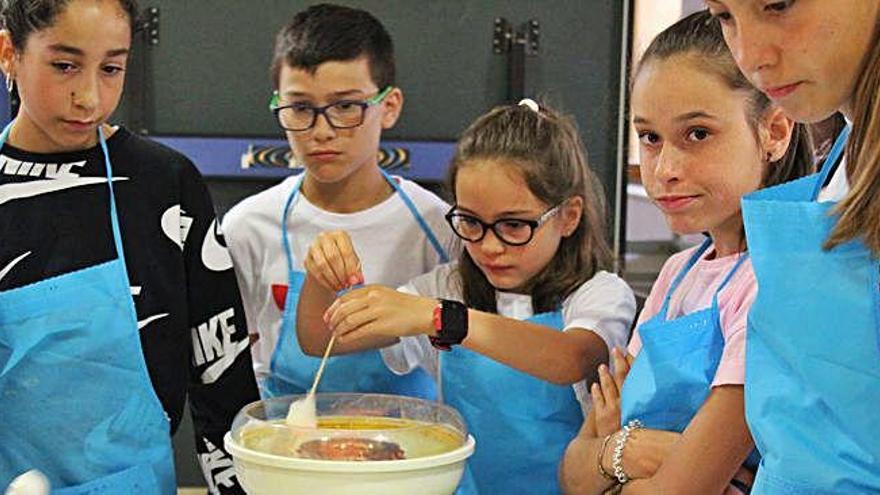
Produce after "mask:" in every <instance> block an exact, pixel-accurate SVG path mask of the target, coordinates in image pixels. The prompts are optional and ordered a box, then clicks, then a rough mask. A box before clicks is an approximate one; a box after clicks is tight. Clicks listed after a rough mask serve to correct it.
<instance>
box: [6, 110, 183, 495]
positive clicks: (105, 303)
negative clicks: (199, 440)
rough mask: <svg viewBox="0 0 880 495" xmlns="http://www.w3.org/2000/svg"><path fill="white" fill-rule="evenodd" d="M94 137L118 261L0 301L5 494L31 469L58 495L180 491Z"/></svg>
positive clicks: (109, 173) (109, 172)
mask: <svg viewBox="0 0 880 495" xmlns="http://www.w3.org/2000/svg"><path fill="white" fill-rule="evenodd" d="M10 126H11V124H10ZM10 126H7V127H6V130H5V131H3V134H2V135H0V148H2V145H3V143H4V142H5V141H6V137H7V136H8V134H9V128H10ZM98 132H99V141H100V144H101V150H102V151H103V153H104V163H105V166H106V169H107V183H108V186H109V188H110V219H111V222H112V228H113V240H114V242H115V245H116V255H117V257H116V259H114V260H112V261H108V262H106V263H102V264H99V265H96V266H92V267H89V268H85V269H82V270H78V271H75V272H71V273H67V274H64V275H61V276H58V277H53V278H51V279H48V280H44V281H42V282H37V283H35V284H32V285H28V286H25V287H21V288H17V289H12V290H8V291H4V292H2V293H0V398H2V400H0V402H2V407H0V489H3V488H5V487H6V486H7V485H8V484H9V483H10V482H11V481H12V479H13V478H14V477H16V476H17V475H19V474H21V473H23V472H25V471H27V470H29V469H32V468H35V469H39V470H40V471H42V472H43V473H45V474H46V476H47V477H48V478H49V481H50V482H51V483H52V486H53V488H54V489H53V491H52V493H53V494H58V495H75V494H90V495H98V494H107V495H111V494H112V495H115V494H120V493H131V494H172V493H174V491H175V477H174V457H173V454H172V450H171V436H170V424H169V421H168V418H167V416H166V415H165V412H164V410H163V409H162V405H161V403H160V402H159V399H158V397H157V396H156V393H155V391H154V390H153V386H152V384H151V382H150V378H149V375H148V372H147V367H146V363H145V362H144V355H143V350H142V349H141V342H140V334H139V332H138V327H137V314H136V312H135V308H134V303H133V302H132V299H131V289H130V284H129V281H128V273H127V271H126V268H125V258H124V255H123V250H122V238H121V234H120V229H119V218H118V215H117V211H116V199H115V197H114V194H113V183H112V181H113V172H112V170H111V166H110V155H109V153H108V152H107V145H106V143H105V141H104V136H103V134H102V133H101V131H100V129H99V131H98ZM56 180H62V179H56ZM35 228H37V227H36V226H35Z"/></svg>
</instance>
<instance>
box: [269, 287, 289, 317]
mask: <svg viewBox="0 0 880 495" xmlns="http://www.w3.org/2000/svg"><path fill="white" fill-rule="evenodd" d="M272 298H273V299H275V306H278V309H280V310H281V311H284V302H285V301H286V300H287V286H286V285H281V284H272Z"/></svg>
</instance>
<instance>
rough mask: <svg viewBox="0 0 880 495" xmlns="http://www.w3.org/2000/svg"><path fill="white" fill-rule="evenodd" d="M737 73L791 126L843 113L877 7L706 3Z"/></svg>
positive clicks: (856, 2)
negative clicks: (781, 111)
mask: <svg viewBox="0 0 880 495" xmlns="http://www.w3.org/2000/svg"><path fill="white" fill-rule="evenodd" d="M706 4H707V5H708V6H709V9H710V11H711V12H712V14H713V15H715V17H716V18H717V19H718V20H719V21H720V22H721V26H722V29H723V32H724V38H725V40H726V41H727V44H728V46H730V50H731V52H732V53H733V56H734V58H735V59H736V61H737V64H738V65H739V66H740V69H742V71H743V74H745V75H746V77H747V78H748V79H749V80H750V81H751V82H752V84H754V85H755V86H756V87H757V88H758V89H760V90H762V91H764V93H765V94H767V96H769V97H770V99H771V100H773V101H774V102H776V103H778V104H779V105H780V106H782V108H783V109H784V110H785V112H786V113H787V114H788V115H789V116H790V117H792V118H793V119H795V120H797V121H799V122H817V121H820V120H822V119H825V118H826V117H828V116H830V115H831V114H833V113H834V112H836V111H838V110H841V111H843V112H844V113H846V114H849V113H850V112H851V109H850V108H849V105H850V100H851V98H852V94H853V90H854V88H855V83H856V80H857V79H858V77H859V74H860V71H861V68H862V64H863V60H864V59H865V54H866V53H867V52H868V50H869V48H870V47H871V46H872V42H876V35H877V27H878V16H880V0H833V1H831V0H797V1H794V0H788V1H772V2H771V1H766V0H707V1H706Z"/></svg>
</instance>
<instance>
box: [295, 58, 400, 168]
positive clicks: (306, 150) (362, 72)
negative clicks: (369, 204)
mask: <svg viewBox="0 0 880 495" xmlns="http://www.w3.org/2000/svg"><path fill="white" fill-rule="evenodd" d="M383 89H384V88H378V87H376V84H375V83H374V82H373V79H372V77H370V66H369V61H368V59H367V58H366V57H360V58H357V59H353V60H347V61H329V62H324V63H323V64H321V65H319V66H318V68H317V70H316V71H315V72H314V73H310V72H309V71H306V70H304V69H301V68H295V67H290V66H288V65H285V66H283V67H282V68H281V73H280V75H279V82H278V95H279V97H280V104H281V105H290V104H294V103H301V104H308V105H311V106H314V107H322V106H324V105H329V104H332V103H336V102H339V101H341V100H348V101H358V102H360V101H365V100H367V99H368V98H371V97H373V96H376V95H377V94H378V93H379V92H380V91H382V90H383ZM402 106H403V94H402V93H401V92H400V90H399V89H398V88H394V89H392V91H391V92H390V93H389V94H388V95H387V96H386V97H385V99H383V100H382V101H381V102H380V103H378V104H376V105H372V106H369V107H367V108H366V109H365V111H364V119H363V123H362V124H361V125H360V126H358V127H353V128H350V129H336V128H334V127H332V126H331V125H330V123H329V122H328V121H327V118H326V117H325V116H324V115H318V117H317V120H316V121H315V125H314V127H312V128H311V129H308V130H305V131H287V140H288V142H289V143H290V147H291V149H292V150H293V155H294V157H295V158H296V161H297V163H298V164H301V165H303V166H304V167H305V168H306V169H307V170H308V172H309V173H310V174H311V176H312V177H313V178H314V179H315V180H317V181H318V182H319V183H325V184H333V183H337V182H340V181H342V180H344V179H346V178H348V177H350V176H351V175H352V174H354V173H355V172H357V171H359V170H362V169H363V168H364V167H373V166H376V165H377V160H378V151H379V138H380V136H381V134H382V130H383V129H389V128H391V127H393V126H394V124H395V122H397V117H398V116H399V115H400V110H401V107H402Z"/></svg>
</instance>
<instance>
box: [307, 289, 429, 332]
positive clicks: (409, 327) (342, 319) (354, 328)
mask: <svg viewBox="0 0 880 495" xmlns="http://www.w3.org/2000/svg"><path fill="white" fill-rule="evenodd" d="M436 305H437V300H436V299H431V298H428V297H419V296H413V295H410V294H405V293H403V292H400V291H397V290H394V289H392V288H390V287H385V286H382V285H368V286H366V287H362V288H359V289H355V290H352V291H350V292H348V293H346V294H344V295H342V296H341V297H339V298H338V299H336V301H334V302H333V304H332V305H331V306H330V307H329V308H327V312H326V313H324V321H325V322H326V323H327V326H328V327H329V328H330V330H331V331H333V332H335V333H336V334H337V335H338V339H339V341H340V342H348V341H352V340H357V339H360V338H363V337H367V336H386V337H402V336H406V335H418V334H423V333H424V334H427V333H430V332H431V331H432V330H433V322H434V307H435V306H436Z"/></svg>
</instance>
